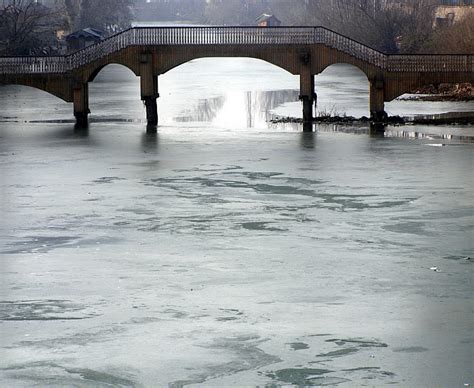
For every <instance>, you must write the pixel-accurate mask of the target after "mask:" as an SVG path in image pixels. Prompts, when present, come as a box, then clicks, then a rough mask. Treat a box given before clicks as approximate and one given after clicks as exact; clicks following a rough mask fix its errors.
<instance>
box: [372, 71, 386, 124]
mask: <svg viewBox="0 0 474 388" xmlns="http://www.w3.org/2000/svg"><path fill="white" fill-rule="evenodd" d="M387 116H388V115H387V113H386V112H385V89H384V82H383V80H382V79H374V80H371V81H370V118H371V119H372V120H374V121H383V120H385V119H386V118H387Z"/></svg>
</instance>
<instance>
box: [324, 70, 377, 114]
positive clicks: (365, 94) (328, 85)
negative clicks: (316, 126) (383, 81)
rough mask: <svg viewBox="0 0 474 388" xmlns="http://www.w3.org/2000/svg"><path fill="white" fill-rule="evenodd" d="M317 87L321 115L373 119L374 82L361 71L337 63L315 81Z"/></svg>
mask: <svg viewBox="0 0 474 388" xmlns="http://www.w3.org/2000/svg"><path fill="white" fill-rule="evenodd" d="M315 84H316V93H317V94H318V99H317V107H316V109H317V111H318V113H319V115H326V114H331V115H336V116H342V115H344V114H347V115H349V116H355V117H360V116H369V113H370V112H369V111H370V81H369V79H368V77H367V74H366V73H365V72H364V71H363V70H362V69H360V67H358V66H356V65H354V64H352V63H334V64H332V65H329V66H327V67H326V68H325V69H324V71H323V72H321V73H320V74H318V75H317V76H316V77H315ZM335 85H337V88H336V87H335Z"/></svg>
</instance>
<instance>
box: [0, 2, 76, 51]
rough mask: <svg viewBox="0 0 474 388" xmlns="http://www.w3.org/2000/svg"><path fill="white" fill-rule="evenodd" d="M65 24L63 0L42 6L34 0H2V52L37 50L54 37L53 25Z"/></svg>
mask: <svg viewBox="0 0 474 388" xmlns="http://www.w3.org/2000/svg"><path fill="white" fill-rule="evenodd" d="M58 23H59V24H66V23H67V20H66V18H65V7H64V3H62V2H61V1H59V0H58V1H57V2H56V5H55V6H54V7H45V6H43V5H41V4H38V3H37V2H36V1H34V0H8V1H7V0H3V5H2V7H1V9H0V41H1V42H2V43H1V46H3V47H1V51H2V54H4V55H27V54H39V53H41V52H42V51H47V46H48V44H51V43H52V41H54V39H55V36H54V26H55V25H56V26H57V25H58Z"/></svg>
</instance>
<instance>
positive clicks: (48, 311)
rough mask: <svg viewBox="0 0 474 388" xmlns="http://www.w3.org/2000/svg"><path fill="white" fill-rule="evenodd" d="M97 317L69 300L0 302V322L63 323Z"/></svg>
mask: <svg viewBox="0 0 474 388" xmlns="http://www.w3.org/2000/svg"><path fill="white" fill-rule="evenodd" d="M95 316H97V314H95V313H92V312H91V311H90V310H88V309H87V307H86V306H84V305H80V304H77V303H73V302H71V301H69V300H20V301H0V321H63V320H80V319H88V318H93V317H95Z"/></svg>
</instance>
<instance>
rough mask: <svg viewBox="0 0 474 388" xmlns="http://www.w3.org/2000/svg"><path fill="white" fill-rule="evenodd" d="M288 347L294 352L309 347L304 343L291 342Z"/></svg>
mask: <svg viewBox="0 0 474 388" xmlns="http://www.w3.org/2000/svg"><path fill="white" fill-rule="evenodd" d="M288 345H290V347H291V349H293V350H295V351H297V350H305V349H309V345H308V344H305V343H304V342H291V343H289V344H288Z"/></svg>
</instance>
